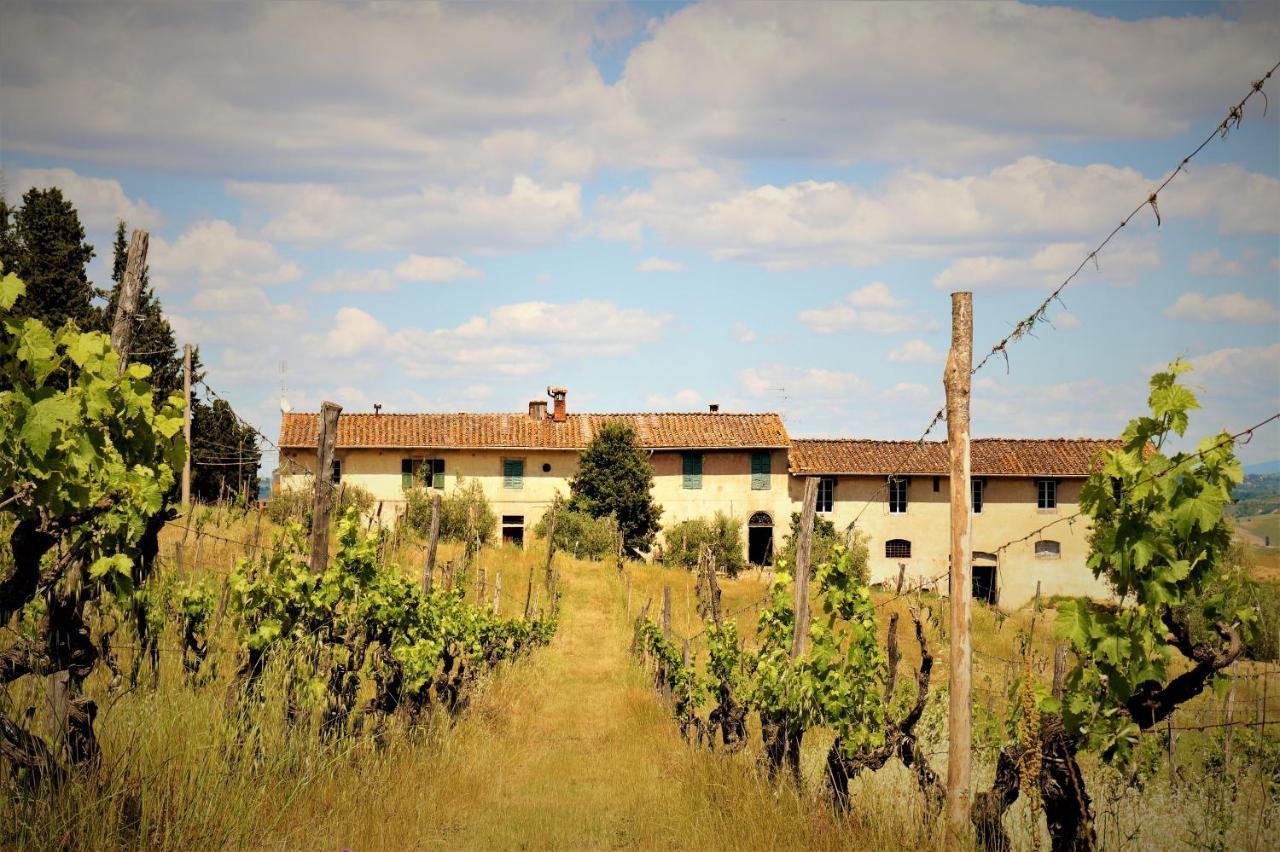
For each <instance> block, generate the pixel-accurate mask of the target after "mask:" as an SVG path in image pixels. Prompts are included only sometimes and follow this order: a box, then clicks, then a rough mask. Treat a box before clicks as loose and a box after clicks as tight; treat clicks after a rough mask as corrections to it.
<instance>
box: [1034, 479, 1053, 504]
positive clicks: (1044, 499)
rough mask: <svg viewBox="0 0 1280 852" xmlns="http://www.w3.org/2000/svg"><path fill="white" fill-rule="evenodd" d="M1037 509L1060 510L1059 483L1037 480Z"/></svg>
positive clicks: (1049, 480)
mask: <svg viewBox="0 0 1280 852" xmlns="http://www.w3.org/2000/svg"><path fill="white" fill-rule="evenodd" d="M1036 508H1037V509H1056V508H1058V482H1057V480H1055V479H1037V480H1036Z"/></svg>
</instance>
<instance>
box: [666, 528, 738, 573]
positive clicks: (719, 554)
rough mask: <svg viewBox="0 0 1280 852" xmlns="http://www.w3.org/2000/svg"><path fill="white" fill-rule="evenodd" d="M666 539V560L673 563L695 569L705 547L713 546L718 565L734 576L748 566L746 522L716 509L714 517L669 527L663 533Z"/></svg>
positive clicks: (712, 550)
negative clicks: (744, 539) (744, 536)
mask: <svg viewBox="0 0 1280 852" xmlns="http://www.w3.org/2000/svg"><path fill="white" fill-rule="evenodd" d="M662 537H663V539H664V540H665V541H666V554H665V557H664V558H665V559H666V561H667V562H668V563H670V564H672V565H682V566H684V567H685V568H693V567H695V566H697V564H698V558H699V556H700V555H701V554H702V549H703V548H704V547H710V548H711V553H712V555H713V556H715V560H716V566H717V567H718V568H721V569H723V570H724V571H726V572H727V573H728V574H729V576H730V577H733V576H737V574H738V572H739V571H741V570H742V569H743V568H745V567H746V565H747V560H746V558H745V557H744V556H743V553H742V521H740V520H738V519H737V518H734V517H731V516H729V515H726V514H724V513H723V512H716V514H715V517H712V518H692V519H690V520H687V521H681V522H680V523H678V524H675V525H674V526H671V527H669V528H668V529H667V530H666V531H665V532H664V533H663V535H662Z"/></svg>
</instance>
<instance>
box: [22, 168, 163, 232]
mask: <svg viewBox="0 0 1280 852" xmlns="http://www.w3.org/2000/svg"><path fill="white" fill-rule="evenodd" d="M51 186H56V187H58V188H59V189H61V190H62V195H63V197H64V198H66V199H67V200H68V201H70V202H71V203H72V204H73V205H75V208H76V212H77V213H79V214H80V221H81V222H82V223H84V226H85V227H86V228H87V229H88V230H91V231H92V230H101V231H105V230H108V229H111V230H114V229H115V227H116V222H118V221H120V220H121V219H123V220H124V221H125V222H126V223H127V224H128V226H129V228H130V229H133V228H143V229H145V230H150V229H152V228H156V227H158V226H159V225H160V223H161V222H162V221H163V218H162V217H161V215H160V211H158V210H156V209H155V208H154V207H152V206H151V205H150V204H147V203H146V202H145V201H142V200H141V199H134V198H129V197H128V196H127V195H125V192H124V187H122V186H121V185H120V181H118V180H108V179H104V178H94V177H86V176H85V175H82V174H78V173H76V172H74V171H72V170H71V169H17V170H15V171H14V172H12V183H11V184H10V186H9V187H8V190H9V192H10V193H11V194H12V196H13V197H12V198H10V199H9V200H10V202H11V203H18V202H19V199H20V198H21V195H22V193H24V192H26V191H27V190H28V189H30V188H32V187H36V188H39V189H48V188H49V187H51Z"/></svg>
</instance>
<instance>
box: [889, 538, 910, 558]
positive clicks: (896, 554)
mask: <svg viewBox="0 0 1280 852" xmlns="http://www.w3.org/2000/svg"><path fill="white" fill-rule="evenodd" d="M884 557H885V559H910V558H911V542H909V541H907V540H906V539H905V538H891V539H889V540H888V541H886V542H885V543H884Z"/></svg>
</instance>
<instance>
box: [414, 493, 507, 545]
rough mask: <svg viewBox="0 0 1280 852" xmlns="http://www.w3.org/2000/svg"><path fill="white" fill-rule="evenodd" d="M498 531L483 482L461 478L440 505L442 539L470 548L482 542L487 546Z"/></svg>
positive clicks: (495, 517) (496, 519)
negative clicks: (473, 544)
mask: <svg viewBox="0 0 1280 852" xmlns="http://www.w3.org/2000/svg"><path fill="white" fill-rule="evenodd" d="M427 521H428V525H429V524H430V508H429V507H428V512H427ZM497 529H498V516H497V515H496V514H494V511H493V506H491V505H490V504H489V498H487V497H485V496H484V488H483V487H482V486H481V485H480V480H478V479H471V480H467V479H465V478H463V477H461V476H459V477H458V481H457V482H456V483H454V486H453V491H451V492H449V493H448V494H446V495H445V496H444V498H443V499H442V500H441V501H440V538H442V539H444V540H445V541H458V542H463V543H464V544H467V545H468V546H470V545H471V544H472V542H473V541H475V540H476V539H477V538H478V539H479V543H480V544H481V545H485V544H488V543H489V542H490V541H492V540H493V536H494V533H495V532H496V531H497Z"/></svg>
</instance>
